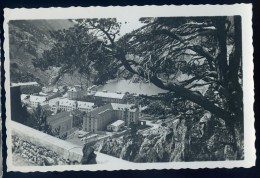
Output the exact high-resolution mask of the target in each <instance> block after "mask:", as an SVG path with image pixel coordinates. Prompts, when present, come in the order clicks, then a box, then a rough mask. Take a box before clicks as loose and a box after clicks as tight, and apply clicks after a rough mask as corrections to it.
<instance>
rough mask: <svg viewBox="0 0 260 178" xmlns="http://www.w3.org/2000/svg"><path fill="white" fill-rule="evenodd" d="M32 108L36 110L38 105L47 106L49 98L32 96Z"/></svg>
mask: <svg viewBox="0 0 260 178" xmlns="http://www.w3.org/2000/svg"><path fill="white" fill-rule="evenodd" d="M29 101H30V106H31V107H33V108H36V107H37V106H38V105H41V106H43V105H45V104H47V97H46V96H37V95H30V99H29Z"/></svg>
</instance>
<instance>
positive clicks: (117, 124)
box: [109, 120, 125, 127]
mask: <svg viewBox="0 0 260 178" xmlns="http://www.w3.org/2000/svg"><path fill="white" fill-rule="evenodd" d="M122 124H125V121H122V120H117V121H115V122H113V123H112V124H109V125H111V126H114V127H117V126H120V125H122Z"/></svg>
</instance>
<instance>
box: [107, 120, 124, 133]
mask: <svg viewBox="0 0 260 178" xmlns="http://www.w3.org/2000/svg"><path fill="white" fill-rule="evenodd" d="M124 125H125V122H124V121H122V120H117V121H115V122H113V123H112V124H109V125H108V126H107V130H109V131H113V132H118V131H120V129H122V128H123V127H124Z"/></svg>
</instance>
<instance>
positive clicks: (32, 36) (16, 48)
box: [9, 20, 74, 84]
mask: <svg viewBox="0 0 260 178" xmlns="http://www.w3.org/2000/svg"><path fill="white" fill-rule="evenodd" d="M73 25H74V24H73V23H72V22H70V21H69V20H15V21H10V22H9V41H10V62H11V71H12V72H11V82H18V81H21V80H22V81H31V80H33V79H34V80H37V81H38V82H40V83H41V84H47V83H48V82H49V81H48V80H49V78H50V75H51V73H52V72H53V71H45V72H43V71H41V70H39V69H36V68H34V66H33V64H32V61H33V59H34V58H36V57H37V56H41V54H42V53H43V51H44V50H47V49H50V47H51V44H52V43H53V39H51V37H50V35H49V32H50V31H55V30H61V29H67V28H70V27H72V26H73ZM13 66H15V68H13ZM19 76H22V78H21V77H19Z"/></svg>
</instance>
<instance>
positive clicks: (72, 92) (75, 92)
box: [68, 85, 83, 100]
mask: <svg viewBox="0 0 260 178" xmlns="http://www.w3.org/2000/svg"><path fill="white" fill-rule="evenodd" d="M82 97H83V90H82V88H81V86H79V85H74V87H73V88H71V89H69V90H68V99H71V100H77V99H81V98H82Z"/></svg>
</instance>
